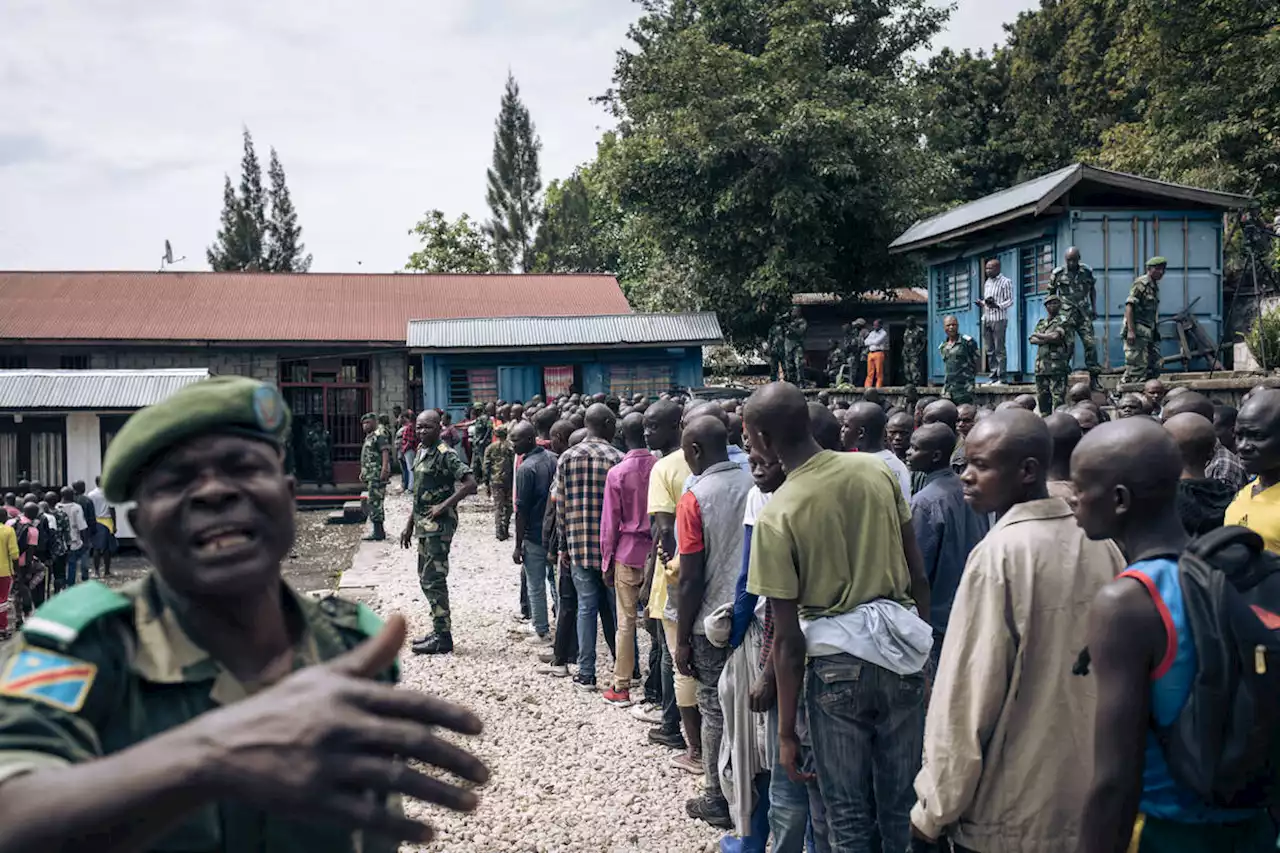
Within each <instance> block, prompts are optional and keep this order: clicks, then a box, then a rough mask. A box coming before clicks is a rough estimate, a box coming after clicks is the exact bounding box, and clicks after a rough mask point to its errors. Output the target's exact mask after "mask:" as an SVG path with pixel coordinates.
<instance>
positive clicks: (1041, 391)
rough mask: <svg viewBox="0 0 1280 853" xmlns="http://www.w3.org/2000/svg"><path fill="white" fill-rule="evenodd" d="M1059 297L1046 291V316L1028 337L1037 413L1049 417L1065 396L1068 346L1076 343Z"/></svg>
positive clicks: (1068, 361)
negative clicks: (1032, 353)
mask: <svg viewBox="0 0 1280 853" xmlns="http://www.w3.org/2000/svg"><path fill="white" fill-rule="evenodd" d="M1061 303H1062V300H1061V299H1060V298H1059V297H1058V296H1057V295H1055V294H1052V293H1051V294H1049V295H1048V296H1046V297H1045V300H1044V310H1045V314H1046V315H1047V316H1045V317H1043V318H1041V319H1040V322H1038V323H1036V330H1035V331H1034V332H1032V334H1031V337H1030V338H1029V340H1030V342H1031V343H1032V344H1035V346H1036V347H1037V350H1036V400H1037V402H1038V403H1039V405H1040V414H1042V415H1044V416H1046V417H1048V416H1049V415H1051V414H1053V410H1054V408H1055V407H1057V406H1060V405H1062V404H1063V402H1064V401H1065V400H1066V396H1067V376H1068V375H1070V373H1071V346H1072V344H1074V343H1075V338H1074V337H1073V335H1072V330H1071V327H1070V325H1069V324H1070V323H1071V322H1072V321H1071V320H1070V319H1068V318H1067V316H1066V315H1065V314H1063V313H1062V312H1060V311H1059V310H1058V309H1059V308H1060V306H1061Z"/></svg>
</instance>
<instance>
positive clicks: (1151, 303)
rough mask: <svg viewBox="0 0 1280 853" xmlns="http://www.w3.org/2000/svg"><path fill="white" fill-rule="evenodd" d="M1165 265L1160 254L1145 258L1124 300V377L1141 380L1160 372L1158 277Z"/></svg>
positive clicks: (1155, 375) (1136, 380)
mask: <svg viewBox="0 0 1280 853" xmlns="http://www.w3.org/2000/svg"><path fill="white" fill-rule="evenodd" d="M1167 265H1168V261H1166V260H1165V259H1164V258H1162V257H1154V258H1151V259H1150V260H1148V261H1147V274H1146V275H1141V276H1138V278H1137V280H1135V281H1134V283H1133V287H1131V288H1130V289H1129V298H1128V299H1126V300H1125V303H1124V381H1125V382H1143V381H1145V380H1147V379H1155V378H1156V377H1157V376H1159V375H1160V326H1159V319H1160V279H1162V278H1164V271H1165V267H1166V266H1167Z"/></svg>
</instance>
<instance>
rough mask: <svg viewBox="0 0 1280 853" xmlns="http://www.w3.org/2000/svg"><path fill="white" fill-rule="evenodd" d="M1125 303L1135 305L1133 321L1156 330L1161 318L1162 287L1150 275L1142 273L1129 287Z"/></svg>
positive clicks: (1152, 330) (1150, 329) (1149, 330)
mask: <svg viewBox="0 0 1280 853" xmlns="http://www.w3.org/2000/svg"><path fill="white" fill-rule="evenodd" d="M1125 304H1127V305H1132V306H1133V322H1134V323H1136V324H1137V325H1139V326H1145V327H1146V329H1147V331H1148V332H1154V331H1155V328H1156V321H1157V320H1158V319H1159V318H1160V288H1159V286H1157V285H1156V283H1155V282H1154V281H1152V280H1151V276H1149V275H1140V276H1138V278H1137V280H1136V281H1134V283H1133V287H1131V288H1129V298H1128V299H1126V300H1125Z"/></svg>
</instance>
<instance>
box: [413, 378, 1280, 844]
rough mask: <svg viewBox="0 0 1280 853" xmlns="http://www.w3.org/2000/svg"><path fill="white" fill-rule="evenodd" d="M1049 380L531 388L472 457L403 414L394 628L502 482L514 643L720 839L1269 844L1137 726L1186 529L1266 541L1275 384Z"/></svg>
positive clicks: (422, 647) (1155, 706) (1254, 815)
mask: <svg viewBox="0 0 1280 853" xmlns="http://www.w3.org/2000/svg"><path fill="white" fill-rule="evenodd" d="M1064 396H1065V397H1066V399H1067V400H1068V401H1069V402H1068V404H1067V405H1060V406H1056V407H1054V406H1052V405H1049V404H1050V403H1052V402H1053V400H1045V399H1043V395H1042V399H1041V400H1039V401H1038V400H1037V398H1036V397H1035V396H1033V395H1022V396H1020V397H1017V398H1015V399H1013V400H1010V401H1008V402H1006V403H1003V404H1001V406H999V407H998V408H997V409H995V410H991V409H988V408H985V407H978V406H975V405H974V404H973V403H972V402H962V403H961V404H960V405H957V404H956V403H955V402H953V401H951V400H947V399H940V398H936V397H924V398H921V399H919V400H918V401H917V402H916V404H915V406H914V407H913V409H912V410H911V411H907V410H905V409H902V408H897V407H890V406H887V405H886V404H885V402H884V401H883V400H882V399H881V398H880V397H879V396H878V395H877V393H876V392H874V391H872V392H870V393H869V394H867V395H866V396H865V397H864V399H863V400H862V401H861V402H855V403H849V402H844V401H837V402H833V401H832V400H831V398H830V396H829V395H828V394H826V393H822V394H819V395H818V397H817V399H816V401H814V402H807V401H806V398H805V397H804V395H803V393H802V392H801V391H799V390H798V389H797V388H796V387H795V386H793V385H791V384H789V383H781V382H780V383H773V384H771V385H768V386H766V387H764V388H762V389H760V390H757V391H756V392H755V393H754V394H753V395H752V396H751V397H750V398H749V399H748V400H746V401H745V403H744V402H743V401H741V400H738V399H729V400H722V401H710V400H699V399H688V398H685V397H683V396H680V395H662V396H661V397H660V398H659V399H657V400H654V401H649V400H646V399H644V398H641V397H636V398H635V399H632V400H621V399H618V398H615V397H608V398H607V397H605V396H604V395H596V396H595V397H582V396H580V395H576V394H575V395H572V396H564V397H561V398H559V399H556V400H552V401H544V400H543V399H541V398H539V397H535V398H533V399H532V400H530V401H528V403H526V404H506V403H499V404H498V405H497V406H496V407H495V409H494V410H493V413H492V414H493V416H494V417H496V422H497V423H498V426H497V428H496V429H494V430H493V432H492V436H493V439H492V444H491V446H490V448H489V449H488V450H487V451H486V452H485V453H484V454H483V457H484V458H485V459H486V460H492V459H499V460H501V461H502V463H501V464H500V465H496V466H495V465H490V464H485V465H484V466H483V470H482V471H480V472H479V475H478V476H477V473H476V472H473V470H472V469H471V468H469V467H468V466H466V465H465V464H463V463H462V461H461V459H460V457H459V456H458V455H457V454H456V453H450V452H449V448H448V446H447V445H445V444H444V443H442V442H439V423H440V418H439V414H438V413H435V412H427V413H424V414H423V415H421V416H419V418H418V421H417V431H418V440H419V446H420V447H423V446H433V445H437V444H438V451H439V453H440V454H442V456H441V457H440V458H444V459H449V460H451V461H448V462H447V463H429V464H425V465H424V464H423V463H422V461H421V459H422V457H420V461H419V462H418V464H417V465H415V468H414V476H415V481H416V483H417V485H416V488H415V500H414V507H415V510H414V520H413V521H412V522H411V523H410V526H409V527H408V528H406V531H405V534H404V540H403V544H404V545H405V547H408V546H409V545H410V544H411V541H410V540H411V538H412V536H411V534H413V532H414V531H415V530H417V531H418V548H419V565H420V573H421V575H422V578H423V590H424V593H425V594H426V595H427V598H428V600H429V601H430V602H431V603H432V606H433V614H434V615H436V617H437V623H436V626H435V633H434V634H433V635H431V636H428V637H425V638H423V639H421V640H419V641H417V643H415V645H414V650H415V651H420V652H423V653H435V652H444V651H451V650H452V648H453V639H452V635H451V634H450V633H449V624H448V594H447V588H446V583H445V578H447V571H448V569H447V562H448V542H449V539H450V538H451V535H452V530H453V526H454V524H455V523H456V521H455V519H456V515H454V507H455V506H456V503H457V501H459V500H461V499H462V498H463V497H465V496H466V495H467V494H470V493H472V492H474V491H475V490H476V488H478V485H479V484H480V483H492V482H493V481H494V480H495V478H497V479H498V481H499V483H500V486H499V487H500V488H501V487H505V485H506V484H507V483H510V484H511V492H512V496H513V500H514V508H515V548H514V551H513V560H514V562H515V563H517V564H520V565H521V566H522V575H521V578H522V586H521V613H520V614H519V616H518V617H517V618H518V620H519V621H520V624H519V625H518V626H517V627H516V628H514V629H513V630H512V639H513V641H527V642H528V643H529V644H531V645H532V647H533V649H534V650H535V651H537V652H539V653H540V655H541V660H542V663H543V666H542V667H541V670H540V671H541V672H543V673H545V674H547V675H548V676H550V677H552V678H559V679H565V680H566V681H567V682H569V683H570V684H572V686H573V687H574V688H575V689H577V690H579V691H583V692H587V693H590V692H595V691H597V690H599V691H600V692H601V699H602V701H604V702H606V703H609V704H611V705H616V706H621V707H628V706H632V707H631V710H630V714H631V715H632V716H633V717H635V718H636V719H637V720H640V721H643V722H646V723H648V724H649V725H650V728H649V730H648V732H647V735H646V736H647V739H648V740H649V742H651V743H655V744H660V745H662V746H664V747H668V748H670V749H671V750H672V751H673V753H674V754H673V756H672V758H671V762H672V764H673V765H674V766H676V767H678V768H680V769H681V770H685V771H688V772H690V773H694V774H700V775H702V777H703V788H704V791H703V794H702V795H701V796H699V797H696V798H694V799H692V800H690V801H689V802H688V803H687V804H686V811H687V812H688V815H689V816H690V817H691V818H694V819H698V820H702V821H705V822H707V823H709V824H711V825H713V826H716V827H720V828H723V829H725V830H728V831H729V834H727V835H726V836H725V837H724V839H723V841H722V844H721V848H722V850H726V851H738V850H742V851H764V850H765V845H766V842H767V840H768V839H770V838H772V845H773V846H772V848H771V849H772V850H775V851H799V850H803V849H812V850H818V851H826V850H834V851H845V850H880V849H883V850H886V851H891V850H892V851H903V850H906V849H908V848H909V847H911V846H913V845H914V846H915V847H916V848H917V849H933V847H934V845H938V844H947V845H950V849H954V850H959V851H969V850H973V851H981V853H1003V851H1029V850H1037V851H1038V850H1047V851H1058V850H1061V851H1064V853H1065V851H1077V850H1086V851H1090V853H1093V851H1099V852H1100V851H1107V853H1111V851H1124V850H1130V849H1133V850H1138V851H1148V852H1149V851H1164V850H1206V851H1208V850H1215V851H1216V850H1240V851H1246V850H1261V849H1270V848H1272V847H1274V844H1275V841H1276V832H1275V830H1274V828H1273V825H1272V823H1271V821H1270V818H1269V817H1268V816H1267V813H1266V811H1265V809H1260V808H1236V809H1232V808H1221V807H1219V806H1218V804H1210V803H1205V802H1202V801H1200V800H1199V799H1197V795H1196V794H1195V793H1193V792H1192V791H1191V790H1190V789H1189V788H1188V787H1187V786H1186V784H1185V783H1184V782H1183V781H1182V780H1181V778H1180V777H1179V776H1178V775H1176V774H1175V773H1174V772H1173V771H1172V770H1171V769H1170V763H1169V762H1167V761H1165V759H1164V757H1163V755H1162V753H1161V752H1160V750H1161V745H1160V744H1161V741H1160V740H1158V739H1157V729H1156V728H1154V726H1166V725H1169V724H1170V722H1171V721H1172V720H1174V719H1175V718H1176V717H1177V716H1178V714H1179V712H1180V711H1181V710H1182V708H1183V706H1184V705H1185V704H1186V703H1187V701H1188V694H1189V691H1190V684H1191V682H1192V681H1193V680H1194V678H1195V675H1196V669H1195V668H1196V663H1195V656H1194V649H1193V648H1192V649H1186V648H1184V645H1186V643H1185V639H1186V636H1187V634H1188V633H1189V629H1188V623H1187V619H1188V616H1187V609H1186V608H1185V607H1183V605H1182V602H1181V600H1180V598H1179V597H1178V596H1179V593H1178V591H1177V578H1178V568H1177V567H1178V563H1177V560H1178V556H1179V554H1180V553H1181V551H1182V550H1183V548H1184V547H1185V546H1186V544H1187V542H1188V541H1190V540H1191V538H1192V537H1197V536H1202V535H1203V534H1205V533H1208V532H1210V531H1212V530H1214V529H1216V528H1220V527H1222V526H1223V525H1224V523H1225V524H1238V525H1244V526H1246V527H1249V528H1250V529H1253V530H1255V531H1257V532H1258V533H1259V534H1260V535H1261V537H1262V539H1263V541H1265V543H1266V546H1267V547H1268V548H1270V549H1273V550H1276V551H1280V509H1277V507H1280V503H1274V501H1275V499H1274V497H1273V496H1272V495H1271V494H1270V493H1269V491H1268V489H1269V487H1270V485H1272V484H1273V483H1274V482H1276V481H1277V480H1280V390H1275V389H1271V388H1268V387H1260V388H1259V389H1256V390H1255V392H1253V393H1251V395H1250V396H1249V398H1248V399H1247V402H1246V403H1245V405H1244V407H1243V408H1242V409H1241V410H1240V411H1239V412H1237V411H1236V410H1235V409H1234V408H1232V407H1230V406H1226V405H1216V404H1215V403H1214V402H1213V401H1211V400H1209V399H1208V398H1206V397H1205V396H1203V395H1202V394H1200V393H1198V392H1196V391H1194V390H1190V389H1188V388H1185V387H1178V388H1172V389H1168V388H1166V387H1165V386H1164V384H1163V383H1162V382H1161V381H1160V380H1152V381H1150V382H1148V383H1147V384H1146V386H1145V387H1144V391H1143V393H1141V394H1129V395H1125V397H1123V398H1122V399H1121V401H1120V404H1119V405H1118V406H1117V407H1115V409H1114V410H1113V411H1108V410H1107V409H1104V408H1103V407H1102V406H1100V405H1099V403H1098V402H1097V401H1096V400H1095V398H1094V394H1093V392H1092V389H1091V388H1090V383H1089V382H1081V383H1079V384H1077V385H1075V386H1073V387H1072V388H1070V389H1069V390H1066V391H1064ZM1038 402H1039V403H1040V404H1041V405H1042V407H1043V408H1042V411H1044V412H1046V415H1045V416H1043V417H1041V416H1039V415H1038V414H1037V413H1036V409H1037V403H1038ZM1108 408H1109V407H1108ZM495 448H503V449H501V450H497V449H495ZM1237 451H1239V455H1237ZM473 453H474V449H473ZM508 465H509V466H510V467H507V466H508ZM495 513H496V518H495V521H496V526H497V530H496V532H497V535H498V537H499V538H500V539H501V538H504V537H505V535H506V529H505V521H504V517H503V510H502V508H501V506H499V505H498V502H497V501H495ZM422 525H427V528H426V529H425V530H424V529H423V527H422ZM432 525H435V526H436V527H432ZM640 631H644V632H645V633H646V634H647V635H648V636H649V638H650V642H649V650H650V651H649V655H648V661H647V666H646V667H645V668H644V670H643V672H642V668H641V666H640V661H639V660H638V655H637V636H638V633H639V632H640ZM600 633H603V635H604V640H605V642H606V643H607V644H608V647H609V651H610V653H611V656H612V659H613V662H614V666H613V671H612V672H610V673H607V674H599V673H597V671H596V658H597V641H598V637H599V635H600ZM1122 637H1123V638H1124V640H1121V639H1120V638H1122ZM1175 640H1176V641H1177V642H1176V645H1177V648H1178V652H1177V655H1176V656H1174V655H1173V653H1172V652H1171V653H1170V654H1168V655H1166V654H1165V650H1166V647H1168V648H1170V649H1172V648H1173V647H1174V645H1175ZM1086 647H1087V648H1088V649H1089V650H1090V652H1091V655H1087V656H1086V657H1091V666H1092V674H1073V671H1079V673H1084V672H1086V671H1088V669H1089V666H1088V665H1086V666H1085V667H1084V668H1083V669H1081V666H1080V663H1079V661H1080V658H1081V653H1082V650H1085V649H1086ZM636 694H639V695H636ZM1153 721H1154V722H1153ZM1121 758H1123V760H1120V759H1121ZM1131 841H1132V842H1133V843H1134V844H1136V845H1137V846H1133V847H1131V846H1130V843H1131ZM1264 843H1265V847H1264V846H1263V844H1264ZM806 845H808V847H807V848H806Z"/></svg>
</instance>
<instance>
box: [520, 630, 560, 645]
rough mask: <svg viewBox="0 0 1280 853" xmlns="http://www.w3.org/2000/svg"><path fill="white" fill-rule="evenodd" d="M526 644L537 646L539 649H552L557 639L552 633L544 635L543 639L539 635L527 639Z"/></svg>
mask: <svg viewBox="0 0 1280 853" xmlns="http://www.w3.org/2000/svg"><path fill="white" fill-rule="evenodd" d="M525 642H526V643H528V644H529V645H531V646H537V647H538V648H550V647H551V646H554V645H555V644H556V641H555V639H554V638H553V637H552V636H551V634H550V633H546V634H543V635H542V636H541V637H539V636H538V635H537V634H532V635H530V636H528V637H526V638H525Z"/></svg>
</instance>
